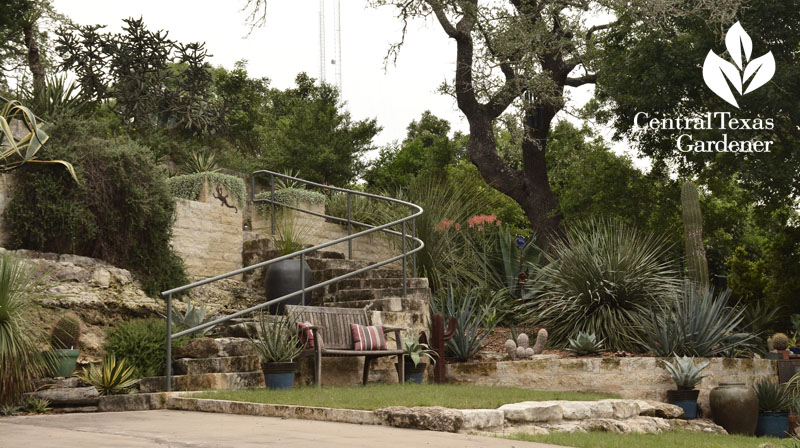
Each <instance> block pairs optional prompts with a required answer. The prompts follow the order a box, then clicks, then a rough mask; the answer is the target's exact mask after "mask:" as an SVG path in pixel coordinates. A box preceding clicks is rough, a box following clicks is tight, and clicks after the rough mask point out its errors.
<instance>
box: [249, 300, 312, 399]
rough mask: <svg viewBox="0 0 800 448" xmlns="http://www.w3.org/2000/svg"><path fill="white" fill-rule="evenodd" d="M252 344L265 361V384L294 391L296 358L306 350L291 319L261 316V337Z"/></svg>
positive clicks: (259, 322) (259, 329)
mask: <svg viewBox="0 0 800 448" xmlns="http://www.w3.org/2000/svg"><path fill="white" fill-rule="evenodd" d="M251 342H252V344H253V348H254V349H255V351H256V353H257V354H258V356H259V357H260V358H261V369H262V370H263V371H264V381H265V383H266V385H267V387H268V388H270V389H291V388H292V386H293V385H294V374H295V372H296V371H297V362H295V359H296V358H297V357H298V356H299V355H300V353H302V351H303V347H302V345H301V344H300V338H299V337H298V335H297V327H296V324H295V323H294V320H292V319H291V318H290V316H286V315H281V316H269V315H265V314H263V313H262V314H261V315H260V316H259V317H258V336H257V337H256V338H252V339H251Z"/></svg>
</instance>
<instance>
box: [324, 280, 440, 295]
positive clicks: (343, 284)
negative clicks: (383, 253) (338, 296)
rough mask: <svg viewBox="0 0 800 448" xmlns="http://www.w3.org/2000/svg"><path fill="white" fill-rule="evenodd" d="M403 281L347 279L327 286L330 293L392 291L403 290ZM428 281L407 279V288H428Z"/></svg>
mask: <svg viewBox="0 0 800 448" xmlns="http://www.w3.org/2000/svg"><path fill="white" fill-rule="evenodd" d="M402 287H403V279H402V278H399V277H392V278H347V279H344V280H342V281H339V282H336V283H334V284H332V285H329V286H327V287H326V288H327V289H328V292H329V293H331V292H336V291H341V290H345V289H390V288H402ZM427 287H428V279H427V278H419V277H409V278H406V288H409V289H410V288H427Z"/></svg>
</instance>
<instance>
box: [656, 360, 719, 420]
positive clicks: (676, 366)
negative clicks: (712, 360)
mask: <svg viewBox="0 0 800 448" xmlns="http://www.w3.org/2000/svg"><path fill="white" fill-rule="evenodd" d="M708 364H709V362H708V361H705V362H701V363H700V364H695V363H694V357H691V358H689V357H688V356H684V357H682V358H679V357H677V356H676V357H675V360H674V361H673V363H664V368H666V369H667V372H669V375H670V376H671V377H672V379H673V381H675V386H677V388H678V389H677V390H668V391H667V400H668V401H669V402H670V403H672V404H674V405H677V406H680V407H681V408H683V415H684V418H685V419H687V420H690V419H694V418H697V396H698V395H699V394H700V391H699V390H697V389H695V387H697V385H698V384H700V381H701V380H702V379H703V378H705V376H700V372H702V371H703V369H705V368H706V367H708Z"/></svg>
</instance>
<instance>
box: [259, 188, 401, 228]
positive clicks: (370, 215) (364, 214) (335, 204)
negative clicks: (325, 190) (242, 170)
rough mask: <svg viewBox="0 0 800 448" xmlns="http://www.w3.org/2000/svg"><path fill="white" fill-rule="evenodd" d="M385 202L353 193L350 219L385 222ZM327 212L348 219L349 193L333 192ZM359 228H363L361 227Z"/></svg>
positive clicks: (361, 221) (327, 205)
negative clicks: (382, 211)
mask: <svg viewBox="0 0 800 448" xmlns="http://www.w3.org/2000/svg"><path fill="white" fill-rule="evenodd" d="M268 194H269V193H268ZM385 204H386V201H382V200H380V199H374V198H368V197H365V196H359V195H356V194H351V195H350V219H351V220H352V221H355V222H360V223H363V224H369V225H373V226H376V225H380V224H385V223H384V222H381V212H380V210H381V208H382V207H385ZM325 214H326V215H329V216H336V217H337V218H343V219H347V195H346V194H345V193H342V192H339V191H334V192H332V193H331V194H330V195H329V196H328V200H327V202H326V203H325ZM335 222H336V224H343V225H346V224H345V223H343V222H342V221H335ZM387 222H388V221H387ZM358 230H362V229H360V228H359V229H358Z"/></svg>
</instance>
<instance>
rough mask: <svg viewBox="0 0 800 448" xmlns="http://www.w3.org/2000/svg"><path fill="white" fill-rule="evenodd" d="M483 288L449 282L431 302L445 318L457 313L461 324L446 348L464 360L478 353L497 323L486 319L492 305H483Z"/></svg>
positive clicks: (436, 311)
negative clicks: (481, 289)
mask: <svg viewBox="0 0 800 448" xmlns="http://www.w3.org/2000/svg"><path fill="white" fill-rule="evenodd" d="M479 292H480V291H479V290H477V289H476V288H466V287H457V286H453V285H448V287H447V288H446V289H445V290H444V291H442V292H440V294H439V295H438V296H437V298H436V299H435V300H434V301H433V302H432V303H431V309H432V311H433V312H434V313H441V314H442V315H443V316H444V319H445V322H446V321H447V320H448V319H449V318H450V317H455V319H456V322H457V323H458V326H457V327H456V331H455V334H453V337H452V338H451V339H450V340H448V341H447V346H446V348H447V351H448V352H449V353H450V354H452V355H453V356H454V357H455V358H457V359H458V360H459V361H462V362H466V361H468V360H469V359H470V358H472V357H473V356H475V354H476V353H478V352H479V351H480V350H481V349H482V348H483V347H484V345H485V344H484V341H485V340H486V338H487V337H488V336H489V335H490V334H491V333H492V330H494V324H491V323H487V322H486V321H487V319H486V316H487V314H488V307H482V306H481V298H480V296H479Z"/></svg>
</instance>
